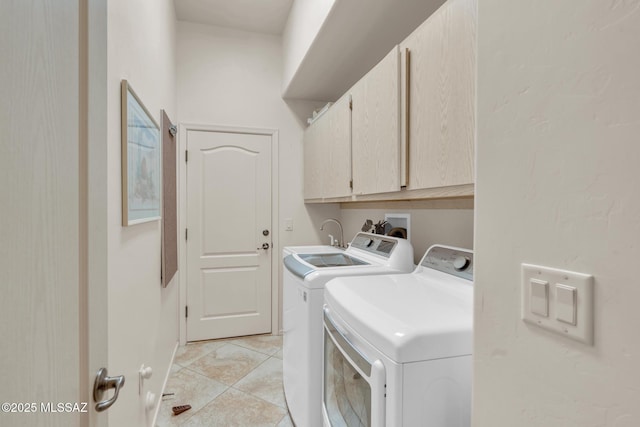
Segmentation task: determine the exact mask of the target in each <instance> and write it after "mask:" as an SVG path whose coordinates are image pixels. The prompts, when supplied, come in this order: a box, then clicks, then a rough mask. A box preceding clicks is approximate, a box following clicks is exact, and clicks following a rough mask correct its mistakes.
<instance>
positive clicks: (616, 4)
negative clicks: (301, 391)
mask: <svg viewBox="0 0 640 427" xmlns="http://www.w3.org/2000/svg"><path fill="white" fill-rule="evenodd" d="M639 6H640V2H638V1H613V2H603V1H597V0H589V1H584V2H558V1H534V0H529V1H525V0H522V1H512V0H493V1H480V2H479V34H478V43H479V48H478V143H477V191H476V229H475V233H476V234H475V249H476V256H477V258H476V270H475V336H474V341H475V347H474V357H475V362H474V385H473V387H474V392H473V395H474V413H473V425H474V426H475V427H489V426H490V427H500V426H505V427H507V426H508V427H513V426H518V427H534V426H535V427H538V426H545V427H590V426H594V427H595V426H611V427H634V426H638V425H640V405H638V402H640V387H639V386H638V385H639V384H640V369H639V367H638V360H639V358H638V356H639V355H640V339H638V325H639V324H640V310H638V308H637V303H638V301H640V286H638V274H637V271H636V268H635V267H636V265H637V260H638V258H639V257H640V245H639V244H638V242H639V241H640V221H639V218H640V185H638V163H639V161H640V144H639V143H638V135H639V134H640V79H638V76H639V72H640V56H638V54H637V52H638V50H639V48H640V45H639V40H640V7H639ZM523 262H527V263H535V264H541V265H546V266H550V267H556V268H563V269H568V270H573V271H578V272H584V273H589V274H593V275H594V276H595V323H594V325H595V345H594V346H593V347H591V346H586V345H583V344H580V343H578V342H575V341H571V340H568V339H565V338H563V337H561V336H558V335H555V334H552V333H549V332H545V331H543V330H541V329H538V328H536V327H532V326H529V325H526V324H525V323H523V322H522V320H520V286H519V283H520V264H521V263H523Z"/></svg>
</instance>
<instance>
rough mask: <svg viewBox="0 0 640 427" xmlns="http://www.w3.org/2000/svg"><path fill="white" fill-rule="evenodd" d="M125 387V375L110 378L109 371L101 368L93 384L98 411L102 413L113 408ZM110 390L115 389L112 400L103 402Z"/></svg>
mask: <svg viewBox="0 0 640 427" xmlns="http://www.w3.org/2000/svg"><path fill="white" fill-rule="evenodd" d="M123 386H124V375H119V376H117V377H108V376H107V369H106V368H100V369H98V373H97V374H96V380H95V381H94V383H93V400H94V401H95V402H96V411H98V412H102V411H105V410H107V409H109V408H110V407H111V405H113V404H114V403H115V401H116V400H118V393H119V392H120V389H121V388H122V387H123ZM110 388H112V389H114V392H113V397H112V398H111V399H106V400H102V397H103V396H104V394H105V392H106V391H107V390H109V389H110Z"/></svg>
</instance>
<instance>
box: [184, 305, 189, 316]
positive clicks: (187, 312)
mask: <svg viewBox="0 0 640 427" xmlns="http://www.w3.org/2000/svg"><path fill="white" fill-rule="evenodd" d="M184 317H185V319H186V318H187V317H189V306H188V305H185V306H184Z"/></svg>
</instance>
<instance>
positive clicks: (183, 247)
mask: <svg viewBox="0 0 640 427" xmlns="http://www.w3.org/2000/svg"><path fill="white" fill-rule="evenodd" d="M189 131H204V132H226V133H243V134H249V135H266V136H269V137H271V242H272V245H271V333H272V334H274V335H276V334H278V333H279V329H278V321H279V317H280V315H279V313H280V301H279V291H278V290H279V286H278V272H279V265H278V260H279V259H280V257H279V256H278V252H277V251H278V250H279V248H280V229H279V227H278V224H279V205H280V204H279V200H280V194H279V189H280V181H279V165H278V159H279V158H280V156H279V149H278V146H279V131H278V130H277V129H264V128H251V127H241V126H224V125H203V124H195V123H180V124H179V136H178V150H179V153H178V156H177V159H178V160H177V161H178V189H179V190H178V191H179V201H178V224H179V229H178V232H179V233H181V237H180V238H179V241H180V244H179V245H178V278H179V283H178V286H179V287H180V293H179V297H178V304H180V306H179V310H178V312H179V313H180V314H179V315H180V345H185V344H186V343H187V319H186V317H185V306H186V305H187V242H186V240H185V238H184V230H185V228H186V227H187V168H186V157H185V153H186V150H187V147H186V144H187V132H189Z"/></svg>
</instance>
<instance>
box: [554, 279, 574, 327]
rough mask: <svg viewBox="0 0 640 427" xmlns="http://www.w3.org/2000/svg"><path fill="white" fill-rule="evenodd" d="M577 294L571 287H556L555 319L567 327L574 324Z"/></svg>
mask: <svg viewBox="0 0 640 427" xmlns="http://www.w3.org/2000/svg"><path fill="white" fill-rule="evenodd" d="M577 292H578V290H577V289H576V288H574V287H573V286H567V285H562V284H557V285H556V319H558V320H559V321H561V322H564V323H568V324H569V325H575V324H576V310H577V307H576V305H577V303H578V300H577V298H576V296H577Z"/></svg>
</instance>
